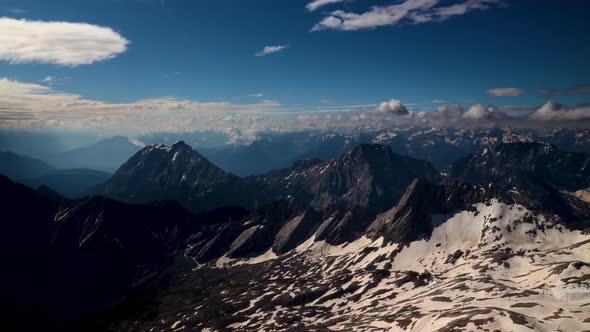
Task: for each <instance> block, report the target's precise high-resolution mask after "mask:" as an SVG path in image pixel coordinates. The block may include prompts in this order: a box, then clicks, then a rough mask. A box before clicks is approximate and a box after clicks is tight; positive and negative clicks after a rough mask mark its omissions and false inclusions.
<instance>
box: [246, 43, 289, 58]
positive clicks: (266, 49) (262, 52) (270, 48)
mask: <svg viewBox="0 0 590 332" xmlns="http://www.w3.org/2000/svg"><path fill="white" fill-rule="evenodd" d="M288 47H291V46H290V45H276V46H265V47H264V48H263V49H262V50H260V51H258V52H256V54H255V55H256V56H265V55H269V54H272V53H277V52H281V51H282V50H284V49H286V48H288Z"/></svg>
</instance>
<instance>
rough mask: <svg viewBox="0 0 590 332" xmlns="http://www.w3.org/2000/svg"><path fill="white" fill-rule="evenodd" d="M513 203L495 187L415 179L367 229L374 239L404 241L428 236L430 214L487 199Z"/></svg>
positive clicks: (430, 229)
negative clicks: (393, 205) (392, 204)
mask: <svg viewBox="0 0 590 332" xmlns="http://www.w3.org/2000/svg"><path fill="white" fill-rule="evenodd" d="M493 198H494V199H498V200H501V201H505V202H512V201H513V200H512V198H510V197H509V196H508V195H506V194H504V193H503V192H502V191H501V190H500V189H499V188H498V187H495V186H491V185H488V186H484V187H482V186H474V185H470V184H466V183H464V182H459V181H451V182H448V183H444V184H441V185H437V184H434V183H432V182H429V181H427V180H424V179H416V180H414V181H413V182H412V184H410V186H409V187H408V188H407V189H406V192H405V193H404V195H403V196H402V198H401V199H400V200H399V203H398V204H397V205H396V206H395V207H394V208H392V209H390V210H389V211H386V212H385V213H382V214H380V215H379V216H377V218H376V219H375V221H374V222H373V223H372V224H371V225H370V226H369V228H368V229H367V236H368V237H369V238H372V239H373V240H377V239H378V238H381V237H383V238H384V241H385V242H390V243H407V242H411V241H416V240H419V239H421V238H428V237H430V234H431V233H432V229H433V225H436V221H435V220H433V215H446V214H450V213H453V212H456V211H461V210H469V209H470V208H471V207H472V206H473V205H474V204H477V203H482V202H486V201H488V200H490V199H493Z"/></svg>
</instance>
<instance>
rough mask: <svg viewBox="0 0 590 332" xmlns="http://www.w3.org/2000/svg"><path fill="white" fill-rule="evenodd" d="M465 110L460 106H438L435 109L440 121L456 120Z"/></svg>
mask: <svg viewBox="0 0 590 332" xmlns="http://www.w3.org/2000/svg"><path fill="white" fill-rule="evenodd" d="M463 113H465V109H464V108H463V106H461V105H460V104H450V105H440V106H439V107H437V108H436V114H437V115H438V116H439V117H440V118H442V119H458V118H460V117H461V116H462V115H463Z"/></svg>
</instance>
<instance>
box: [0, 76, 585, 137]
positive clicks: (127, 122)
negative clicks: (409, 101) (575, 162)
mask: <svg viewBox="0 0 590 332" xmlns="http://www.w3.org/2000/svg"><path fill="white" fill-rule="evenodd" d="M0 91H1V92H2V93H0V129H13V130H15V129H26V130H44V131H47V130H49V131H62V132H64V131H84V132H95V133H101V134H103V135H105V134H112V135H121V134H122V135H127V136H134V135H141V134H146V133H153V132H171V133H173V132H174V133H180V132H194V131H209V130H213V131H217V132H223V133H239V135H238V134H236V135H238V136H240V135H242V136H243V135H245V136H247V137H250V138H252V137H255V136H256V133H260V132H265V131H280V132H289V131H299V130H346V129H352V130H367V131H370V130H389V129H391V128H396V127H404V126H419V127H430V126H440V127H445V126H447V127H470V126H489V125H496V124H499V125H506V126H510V127H528V128H530V127H529V126H530V125H533V126H543V127H547V126H553V127H572V126H587V124H588V123H589V122H588V121H590V106H579V107H575V108H572V109H568V108H566V107H563V106H558V104H549V105H548V106H546V107H543V108H541V109H540V110H537V112H536V115H531V116H528V117H527V116H524V117H523V116H522V114H521V116H515V117H513V116H509V115H506V114H505V111H506V109H507V108H506V107H501V108H496V107H494V106H482V105H474V106H472V107H470V108H469V109H467V110H466V109H465V108H463V106H461V105H459V104H452V105H439V107H438V109H437V112H409V111H408V109H407V108H406V107H405V106H404V105H403V104H402V102H401V101H399V100H397V99H392V100H389V101H386V102H383V103H380V104H378V105H376V104H364V105H347V106H337V105H333V106H322V107H321V108H319V109H318V108H303V107H297V108H287V107H284V106H282V105H281V104H280V103H279V102H277V101H274V100H262V101H256V102H252V103H243V104H236V103H232V102H227V101H222V102H202V101H196V100H186V99H178V98H174V97H162V98H154V99H145V100H138V101H134V102H128V103H109V102H103V101H97V100H90V99H85V98H83V97H82V96H80V95H77V94H72V93H66V92H61V91H57V90H56V89H55V88H53V87H52V86H49V85H42V84H38V83H23V82H19V81H14V80H10V79H6V78H4V79H2V78H0ZM511 114H512V113H511ZM400 115H403V116H400ZM547 120H556V121H547ZM572 120H585V121H586V122H584V121H577V122H574V121H572Z"/></svg>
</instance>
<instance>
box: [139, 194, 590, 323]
mask: <svg viewBox="0 0 590 332" xmlns="http://www.w3.org/2000/svg"><path fill="white" fill-rule="evenodd" d="M431 220H432V226H433V231H432V234H431V235H430V236H428V237H427V238H423V239H421V240H418V241H414V242H410V243H406V244H399V243H391V242H385V241H384V238H378V239H376V240H372V239H370V238H368V237H362V238H360V239H358V240H356V241H354V242H348V243H344V244H341V245H330V244H328V243H326V242H324V241H319V240H316V234H313V235H311V237H310V238H309V239H308V240H307V241H306V242H304V243H302V244H300V245H299V246H298V247H297V248H295V249H294V250H291V251H289V252H288V253H286V254H283V255H280V256H277V255H275V254H274V253H272V252H268V253H266V254H264V255H261V256H258V257H253V258H249V259H242V260H231V259H228V258H227V257H223V258H222V259H219V260H217V262H216V263H215V264H214V265H215V266H212V265H202V266H199V267H197V268H196V269H195V270H194V271H193V273H192V274H189V275H187V276H186V277H185V278H184V279H183V280H182V281H180V283H179V285H177V286H176V287H175V288H174V290H172V291H170V290H167V291H165V292H166V296H164V297H162V298H163V299H164V300H163V302H161V303H159V304H158V309H155V311H154V312H156V313H157V314H156V315H155V316H150V317H147V316H141V317H136V319H138V320H137V321H136V323H137V324H138V325H137V326H138V327H141V328H145V329H150V328H153V330H154V331H156V330H157V331H160V330H163V331H171V330H180V329H184V330H197V331H198V330H201V329H208V330H209V331H222V330H226V329H231V330H235V331H272V330H321V331H324V330H333V331H353V330H354V331H476V330H477V331H481V330H484V331H485V330H488V331H559V330H561V331H584V330H589V329H590V319H589V318H590V278H588V276H589V275H590V265H589V264H588V263H587V262H588V261H590V235H588V234H584V233H582V232H580V231H572V230H569V229H567V228H565V227H564V226H563V225H562V223H561V221H560V220H559V219H558V218H557V217H555V216H551V215H546V214H543V213H539V212H533V211H530V210H528V209H527V208H526V207H524V206H522V205H518V204H509V203H503V202H500V201H498V200H496V199H491V200H488V201H486V202H483V203H478V204H474V205H473V206H472V207H471V208H470V209H468V210H465V211H459V212H455V213H452V214H448V215H435V216H432V219H431ZM212 275H214V276H217V278H222V279H216V278H215V277H212ZM220 276H223V277H220ZM211 279H214V280H223V282H222V283H219V282H218V283H214V282H212V281H211ZM187 287H188V288H190V289H192V290H193V291H195V292H198V294H199V295H196V296H195V297H194V298H191V297H187V296H182V295H183V294H184V295H186V291H187V290H186V288H187ZM195 294H197V293H195ZM177 296H178V298H177ZM181 296H182V301H183V303H184V304H183V306H178V305H176V306H174V305H173V304H174V303H176V302H171V303H168V302H167V301H179V299H180V297H181ZM164 308H165V309H164ZM171 308H173V309H171ZM152 313H153V312H152Z"/></svg>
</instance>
